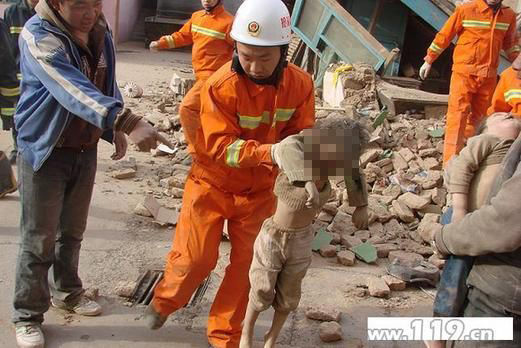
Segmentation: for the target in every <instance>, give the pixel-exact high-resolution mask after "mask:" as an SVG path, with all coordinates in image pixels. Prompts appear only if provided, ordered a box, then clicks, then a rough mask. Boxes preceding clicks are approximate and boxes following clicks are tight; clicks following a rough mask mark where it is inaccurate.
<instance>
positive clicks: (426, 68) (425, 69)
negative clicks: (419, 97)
mask: <svg viewBox="0 0 521 348" xmlns="http://www.w3.org/2000/svg"><path fill="white" fill-rule="evenodd" d="M431 68H432V65H431V64H429V63H427V62H425V63H423V65H422V66H421V68H420V78H421V79H422V80H425V79H426V78H427V76H429V73H430V72H431Z"/></svg>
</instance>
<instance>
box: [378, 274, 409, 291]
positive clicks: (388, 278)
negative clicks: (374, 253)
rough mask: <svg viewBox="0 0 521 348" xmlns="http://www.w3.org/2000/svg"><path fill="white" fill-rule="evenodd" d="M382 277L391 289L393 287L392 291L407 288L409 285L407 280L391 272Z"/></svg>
mask: <svg viewBox="0 0 521 348" xmlns="http://www.w3.org/2000/svg"><path fill="white" fill-rule="evenodd" d="M382 279H383V280H384V282H385V283H386V284H387V286H388V287H389V289H391V291H402V290H405V288H406V287H407V283H406V282H404V281H403V280H401V279H398V278H396V277H393V276H392V275H389V274H387V275H384V276H383V277H382Z"/></svg>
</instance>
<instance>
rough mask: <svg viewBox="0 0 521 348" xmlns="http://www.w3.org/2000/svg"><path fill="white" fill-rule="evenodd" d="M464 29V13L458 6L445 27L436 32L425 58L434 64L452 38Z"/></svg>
mask: <svg viewBox="0 0 521 348" xmlns="http://www.w3.org/2000/svg"><path fill="white" fill-rule="evenodd" d="M462 29H463V24H462V15H461V10H460V8H459V7H456V11H454V13H453V14H452V16H450V17H449V19H448V20H447V22H445V24H444V25H443V28H441V30H440V31H439V32H438V34H436V37H435V38H434V41H432V43H431V45H430V46H429V48H428V49H427V55H426V56H425V58H424V60H425V61H426V62H427V63H429V64H432V63H434V61H435V60H436V59H438V57H439V56H440V54H442V52H443V51H444V50H445V49H446V48H447V47H449V45H450V43H451V42H452V39H454V37H455V36H456V35H458V34H459V33H460V31H461V30H462Z"/></svg>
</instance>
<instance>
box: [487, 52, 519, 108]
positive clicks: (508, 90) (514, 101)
mask: <svg viewBox="0 0 521 348" xmlns="http://www.w3.org/2000/svg"><path fill="white" fill-rule="evenodd" d="M495 112H511V113H512V115H514V116H515V117H516V118H521V55H520V56H518V57H517V58H516V60H515V61H514V63H512V66H511V67H510V68H508V69H506V70H505V71H503V73H502V74H501V78H500V79H499V83H498V84H497V87H496V90H495V92H494V96H493V97H492V105H491V106H490V108H489V109H488V112H487V114H488V115H492V114H493V113H495Z"/></svg>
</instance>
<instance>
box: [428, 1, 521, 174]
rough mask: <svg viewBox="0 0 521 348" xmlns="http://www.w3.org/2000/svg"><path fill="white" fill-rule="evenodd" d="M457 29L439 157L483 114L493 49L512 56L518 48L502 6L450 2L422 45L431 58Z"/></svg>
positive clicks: (495, 60) (454, 148) (455, 148)
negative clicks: (449, 10)
mask: <svg viewBox="0 0 521 348" xmlns="http://www.w3.org/2000/svg"><path fill="white" fill-rule="evenodd" d="M456 35H458V41H457V42H456V48H455V50H454V57H453V60H454V62H453V67H452V71H453V73H452V78H451V81H450V95H449V108H448V112H447V125H446V130H445V145H444V150H443V163H444V164H446V163H447V161H448V160H449V159H450V158H451V157H452V156H453V155H455V154H457V153H459V151H460V150H461V149H462V148H463V145H464V143H465V139H466V138H468V137H469V136H472V135H474V132H475V128H476V126H477V125H478V124H479V123H480V121H481V120H482V118H483V117H484V116H485V114H486V111H487V108H488V107H489V105H490V100H491V97H492V94H493V92H494V88H495V85H496V75H497V67H498V65H499V53H500V51H501V49H503V50H505V52H506V53H507V55H508V58H509V59H510V60H511V61H513V60H514V59H515V58H516V57H517V55H518V54H519V51H520V50H521V48H520V46H519V45H518V42H517V35H516V15H515V13H514V11H512V10H511V9H510V8H508V7H505V6H503V7H502V8H501V9H499V10H498V11H497V12H496V13H494V11H493V10H492V9H491V8H490V7H489V6H488V5H487V4H486V2H485V0H475V1H473V2H470V3H467V4H463V5H461V6H458V7H456V10H455V12H454V13H453V14H452V16H450V18H449V19H448V20H447V22H446V23H445V25H444V26H443V28H442V29H441V30H440V32H439V33H438V34H437V35H436V37H435V39H434V41H433V42H432V44H431V45H430V47H429V49H428V50H427V56H426V57H425V61H426V62H428V63H430V64H432V63H433V62H434V61H435V60H436V58H438V57H439V55H440V54H441V53H442V52H443V50H444V49H446V48H447V47H448V46H449V45H450V43H451V41H452V39H453V38H454V37H455V36H456Z"/></svg>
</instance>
